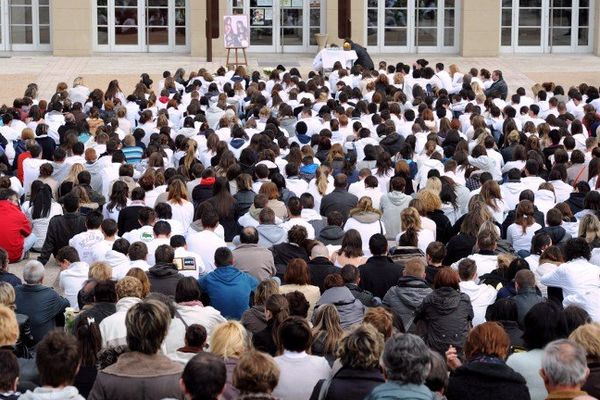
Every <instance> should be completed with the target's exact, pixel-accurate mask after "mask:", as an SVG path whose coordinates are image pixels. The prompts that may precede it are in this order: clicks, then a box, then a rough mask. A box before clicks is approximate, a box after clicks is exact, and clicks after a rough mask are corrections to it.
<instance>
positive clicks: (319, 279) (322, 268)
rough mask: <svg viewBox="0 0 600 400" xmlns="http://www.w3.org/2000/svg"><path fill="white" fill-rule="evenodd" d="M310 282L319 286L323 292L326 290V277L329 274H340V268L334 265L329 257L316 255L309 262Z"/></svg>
mask: <svg viewBox="0 0 600 400" xmlns="http://www.w3.org/2000/svg"><path fill="white" fill-rule="evenodd" d="M308 270H309V272H310V282H311V284H312V285H315V286H318V287H319V290H321V294H323V292H324V291H325V278H326V277H327V275H329V274H339V273H340V269H339V268H338V267H336V266H335V265H333V263H332V262H331V261H329V259H328V258H327V257H316V258H313V259H312V260H310V261H309V262H308Z"/></svg>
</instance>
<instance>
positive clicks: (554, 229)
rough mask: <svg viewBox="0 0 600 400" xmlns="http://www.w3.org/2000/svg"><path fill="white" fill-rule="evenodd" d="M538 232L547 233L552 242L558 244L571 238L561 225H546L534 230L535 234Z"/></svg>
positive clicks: (560, 244) (562, 243)
mask: <svg viewBox="0 0 600 400" xmlns="http://www.w3.org/2000/svg"><path fill="white" fill-rule="evenodd" d="M538 233H547V234H548V235H550V237H551V238H552V244H553V245H558V246H562V245H564V244H565V243H567V241H568V240H569V239H571V235H570V234H568V233H567V231H566V230H565V228H563V227H562V226H546V227H544V228H542V229H538V230H537V231H535V234H536V235H537V234H538Z"/></svg>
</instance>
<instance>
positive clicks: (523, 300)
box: [512, 288, 544, 327]
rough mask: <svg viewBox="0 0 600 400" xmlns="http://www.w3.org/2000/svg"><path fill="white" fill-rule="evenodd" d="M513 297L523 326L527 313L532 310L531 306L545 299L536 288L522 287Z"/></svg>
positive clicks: (520, 324) (520, 323)
mask: <svg viewBox="0 0 600 400" xmlns="http://www.w3.org/2000/svg"><path fill="white" fill-rule="evenodd" d="M512 299H513V301H514V302H515V303H517V315H518V316H519V326H521V327H523V322H524V321H525V315H527V313H528V312H529V310H531V307H533V306H535V305H536V304H537V303H541V302H543V301H544V298H543V297H542V296H541V295H539V294H538V293H537V292H536V290H535V288H521V289H519V291H518V292H517V295H516V296H513V297H512Z"/></svg>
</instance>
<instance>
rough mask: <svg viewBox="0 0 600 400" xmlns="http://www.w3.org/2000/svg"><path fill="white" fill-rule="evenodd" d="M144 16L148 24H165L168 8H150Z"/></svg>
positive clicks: (167, 21) (167, 18)
mask: <svg viewBox="0 0 600 400" xmlns="http://www.w3.org/2000/svg"><path fill="white" fill-rule="evenodd" d="M146 18H147V21H148V25H149V26H167V25H168V24H169V10H167V9H166V8H150V9H148V13H147V16H146Z"/></svg>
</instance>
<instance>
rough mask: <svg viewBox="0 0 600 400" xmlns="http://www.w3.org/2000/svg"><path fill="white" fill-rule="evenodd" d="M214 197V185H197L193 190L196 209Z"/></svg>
mask: <svg viewBox="0 0 600 400" xmlns="http://www.w3.org/2000/svg"><path fill="white" fill-rule="evenodd" d="M212 196H213V185H212V184H210V185H207V184H204V185H203V184H201V183H199V184H198V185H196V187H195V188H194V190H192V200H194V207H195V206H197V205H198V204H200V203H203V202H205V201H206V200H208V199H210V198H211V197H212Z"/></svg>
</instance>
